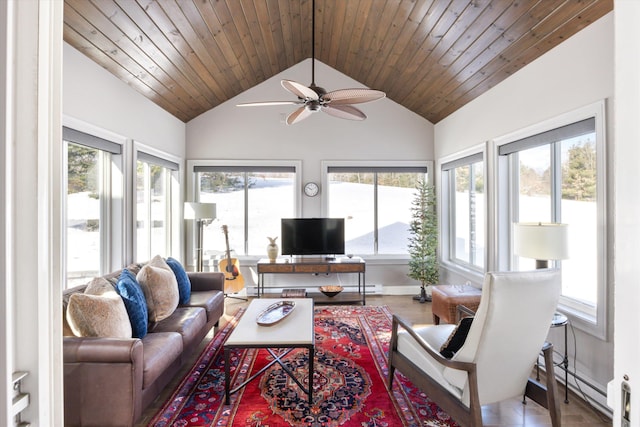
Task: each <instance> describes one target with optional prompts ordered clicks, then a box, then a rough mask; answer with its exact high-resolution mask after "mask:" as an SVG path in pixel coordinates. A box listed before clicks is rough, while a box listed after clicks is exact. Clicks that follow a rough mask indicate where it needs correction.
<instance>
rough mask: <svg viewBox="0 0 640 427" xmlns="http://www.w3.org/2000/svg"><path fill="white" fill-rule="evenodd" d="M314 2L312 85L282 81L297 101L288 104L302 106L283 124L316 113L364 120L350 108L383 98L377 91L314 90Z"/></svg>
mask: <svg viewBox="0 0 640 427" xmlns="http://www.w3.org/2000/svg"><path fill="white" fill-rule="evenodd" d="M315 12H316V7H315V0H313V1H312V5H311V13H312V14H311V27H312V28H311V36H312V37H311V84H310V85H309V86H308V87H307V86H304V85H302V84H300V83H298V82H295V81H293V80H281V81H280V84H281V85H282V87H283V88H284V89H285V90H287V91H289V92H290V93H292V94H293V95H295V96H297V97H298V101H291V102H290V104H297V105H301V106H300V107H299V108H298V109H296V110H295V111H294V112H293V113H291V114H289V115H288V116H287V120H286V123H287V124H288V125H292V124H295V123H299V122H300V121H302V120H304V119H306V118H307V117H309V116H310V115H311V113H314V112H316V111H324V112H325V113H327V114H329V115H331V116H334V117H339V118H341V119H347V120H364V119H366V118H367V116H366V115H365V114H364V113H363V112H362V111H360V110H359V109H357V108H356V107H353V106H352V105H351V104H362V103H365V102H371V101H376V100H378V99H382V98H384V97H385V96H386V94H385V93H384V92H382V91H379V90H374V89H367V88H354V89H338V90H334V91H332V92H327V91H326V90H325V89H324V88H322V87H320V86H316V83H315V61H316V55H315V32H316V23H315V22H316V20H315ZM284 103H285V102H283V101H274V102H268V101H267V102H249V103H245V104H238V106H242V107H246V106H264V105H282V104H284Z"/></svg>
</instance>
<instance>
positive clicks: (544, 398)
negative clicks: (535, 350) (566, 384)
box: [525, 343, 561, 427]
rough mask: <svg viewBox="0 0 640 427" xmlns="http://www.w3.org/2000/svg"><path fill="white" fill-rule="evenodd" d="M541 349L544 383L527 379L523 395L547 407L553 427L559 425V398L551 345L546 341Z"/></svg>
mask: <svg viewBox="0 0 640 427" xmlns="http://www.w3.org/2000/svg"><path fill="white" fill-rule="evenodd" d="M542 351H543V355H544V368H545V372H546V385H542V384H540V383H539V382H538V381H535V380H534V379H529V381H528V383H527V387H526V390H525V396H526V397H528V398H530V399H531V400H533V401H534V402H536V403H538V404H540V405H542V406H543V407H545V408H547V409H548V410H549V415H550V417H551V425H552V426H553V427H560V425H561V423H560V400H559V399H558V385H557V383H556V376H555V373H554V369H553V367H554V364H553V345H552V344H549V343H546V344H545V346H544V347H543V349H542Z"/></svg>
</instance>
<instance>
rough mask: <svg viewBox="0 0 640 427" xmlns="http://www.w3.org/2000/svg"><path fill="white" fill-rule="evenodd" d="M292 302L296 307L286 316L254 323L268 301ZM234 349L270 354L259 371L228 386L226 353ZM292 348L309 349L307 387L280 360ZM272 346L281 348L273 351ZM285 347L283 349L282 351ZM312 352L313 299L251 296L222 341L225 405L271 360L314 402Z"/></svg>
mask: <svg viewBox="0 0 640 427" xmlns="http://www.w3.org/2000/svg"><path fill="white" fill-rule="evenodd" d="M281 300H282V301H293V302H295V308H294V309H293V311H292V312H291V314H289V315H288V316H287V317H285V318H284V319H282V320H281V321H279V322H278V323H275V324H273V325H271V326H261V325H259V324H258V323H257V322H256V317H257V316H258V315H259V314H260V313H261V312H262V311H263V310H265V309H266V308H267V307H268V306H270V305H271V304H273V303H275V302H277V301H281ZM234 348H264V349H266V350H267V351H268V352H269V353H270V354H271V355H272V356H273V360H272V361H271V362H269V364H267V365H266V366H265V367H264V368H262V369H260V371H258V372H256V373H255V374H253V375H252V376H251V377H250V378H249V379H247V380H246V381H245V382H243V383H242V384H240V385H238V386H237V387H235V388H234V389H231V375H230V372H229V370H230V369H229V354H230V352H231V350H232V349H234ZM295 348H306V349H308V350H309V388H308V389H307V388H305V387H304V385H303V384H302V383H301V382H300V381H299V380H298V379H297V378H295V376H294V375H293V372H292V371H291V370H290V369H289V368H288V367H287V366H285V365H284V364H283V363H282V358H283V357H285V356H286V355H287V354H289V352H291V351H292V350H293V349H295ZM274 349H280V351H279V352H275V351H274ZM283 349H284V350H283ZM314 354H315V334H314V330H313V299H311V298H283V299H279V300H274V299H254V300H252V301H251V303H250V304H249V306H248V307H247V311H245V313H244V314H243V315H242V318H241V319H240V321H239V322H238V325H237V326H236V327H235V329H234V330H233V331H232V332H231V335H229V338H227V341H226V342H225V343H224V378H225V404H226V405H228V404H229V401H230V396H231V395H232V394H233V393H235V392H237V391H238V390H240V389H241V388H242V387H244V386H246V385H247V384H248V383H249V382H251V381H253V380H254V379H255V378H257V377H258V376H259V375H260V374H262V373H263V372H264V371H266V370H267V369H268V368H269V367H270V366H271V365H273V364H274V363H279V364H280V366H282V368H283V369H284V370H285V372H286V373H287V374H288V375H289V376H290V377H291V378H292V379H293V381H295V383H296V384H298V386H299V387H300V388H301V389H302V390H304V391H305V392H306V393H307V394H308V395H309V404H310V405H311V404H312V403H313V401H312V397H313V396H312V394H313V359H314Z"/></svg>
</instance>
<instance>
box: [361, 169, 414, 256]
mask: <svg viewBox="0 0 640 427" xmlns="http://www.w3.org/2000/svg"><path fill="white" fill-rule="evenodd" d="M419 180H422V181H425V180H426V176H425V174H417V173H379V174H378V253H379V254H406V253H407V251H408V245H409V240H408V239H409V223H410V222H411V202H412V201H413V199H414V198H415V193H416V184H417V183H418V181H419ZM349 253H351V252H349Z"/></svg>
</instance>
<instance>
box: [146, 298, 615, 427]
mask: <svg viewBox="0 0 640 427" xmlns="http://www.w3.org/2000/svg"><path fill="white" fill-rule="evenodd" d="M247 304H248V303H247V302H244V301H240V300H237V299H231V298H227V300H226V304H225V314H224V316H223V318H222V319H221V325H224V324H225V323H226V322H228V321H229V319H230V318H231V316H232V315H233V314H234V313H235V312H236V310H237V309H238V308H240V307H243V306H246V305H247ZM367 305H387V306H389V308H390V309H391V311H392V312H394V313H402V315H403V316H404V317H405V318H406V319H408V320H409V321H411V322H413V323H414V324H418V323H424V324H429V323H432V319H431V304H430V303H425V304H420V303H419V302H418V301H414V300H412V299H411V297H410V296H406V295H401V296H400V295H399V296H396V295H393V296H390V295H385V296H367ZM212 336H213V331H212V332H210V333H209V335H208V336H207V338H205V340H203V342H202V343H201V345H200V348H199V350H198V351H197V352H196V354H195V355H194V356H193V361H195V359H196V358H197V356H198V355H199V354H200V353H201V351H202V350H203V349H204V347H205V346H206V344H207V343H208V342H209V340H210V339H211V337H212ZM190 369H191V364H187V366H185V367H183V369H182V370H181V371H180V373H179V374H178V375H177V376H176V378H175V379H174V380H173V381H172V383H171V384H169V386H168V387H167V388H166V389H165V391H164V392H163V393H162V394H161V395H160V396H159V397H158V398H157V399H156V400H155V401H154V402H153V403H152V404H151V405H150V407H149V408H147V410H146V411H145V412H144V414H143V416H142V417H141V419H140V421H139V423H138V424H137V426H146V425H148V424H149V421H150V420H151V419H152V418H153V416H154V415H155V414H156V412H157V411H158V410H159V409H160V408H161V407H162V405H163V404H164V402H165V401H166V400H167V399H168V398H169V397H170V396H171V393H172V392H173V390H174V388H175V387H177V385H178V384H179V382H180V381H181V380H182V378H183V376H184V375H186V374H187V373H188V372H189V370H190ZM559 392H560V393H561V395H563V396H564V387H562V386H561V385H560V386H559ZM569 401H570V402H569V403H568V404H565V403H562V404H561V405H562V406H561V411H562V425H563V426H564V427H572V426H580V427H604V426H611V420H610V419H607V418H606V417H605V416H604V415H602V414H600V413H599V412H598V411H596V410H594V409H592V408H591V407H589V406H588V405H587V404H586V403H585V402H584V401H583V400H582V399H581V398H579V397H578V396H577V395H575V394H573V393H570V395H569ZM482 416H483V420H484V425H485V426H500V427H511V426H513V427H515V426H527V427H537V426H549V425H551V420H550V418H549V414H548V412H547V410H546V409H544V408H542V407H541V406H539V405H537V404H536V403H534V402H531V401H528V402H527V404H526V405H523V404H522V400H521V399H519V398H518V399H512V400H508V401H505V402H501V403H499V404H493V405H486V406H484V407H483V408H482Z"/></svg>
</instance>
